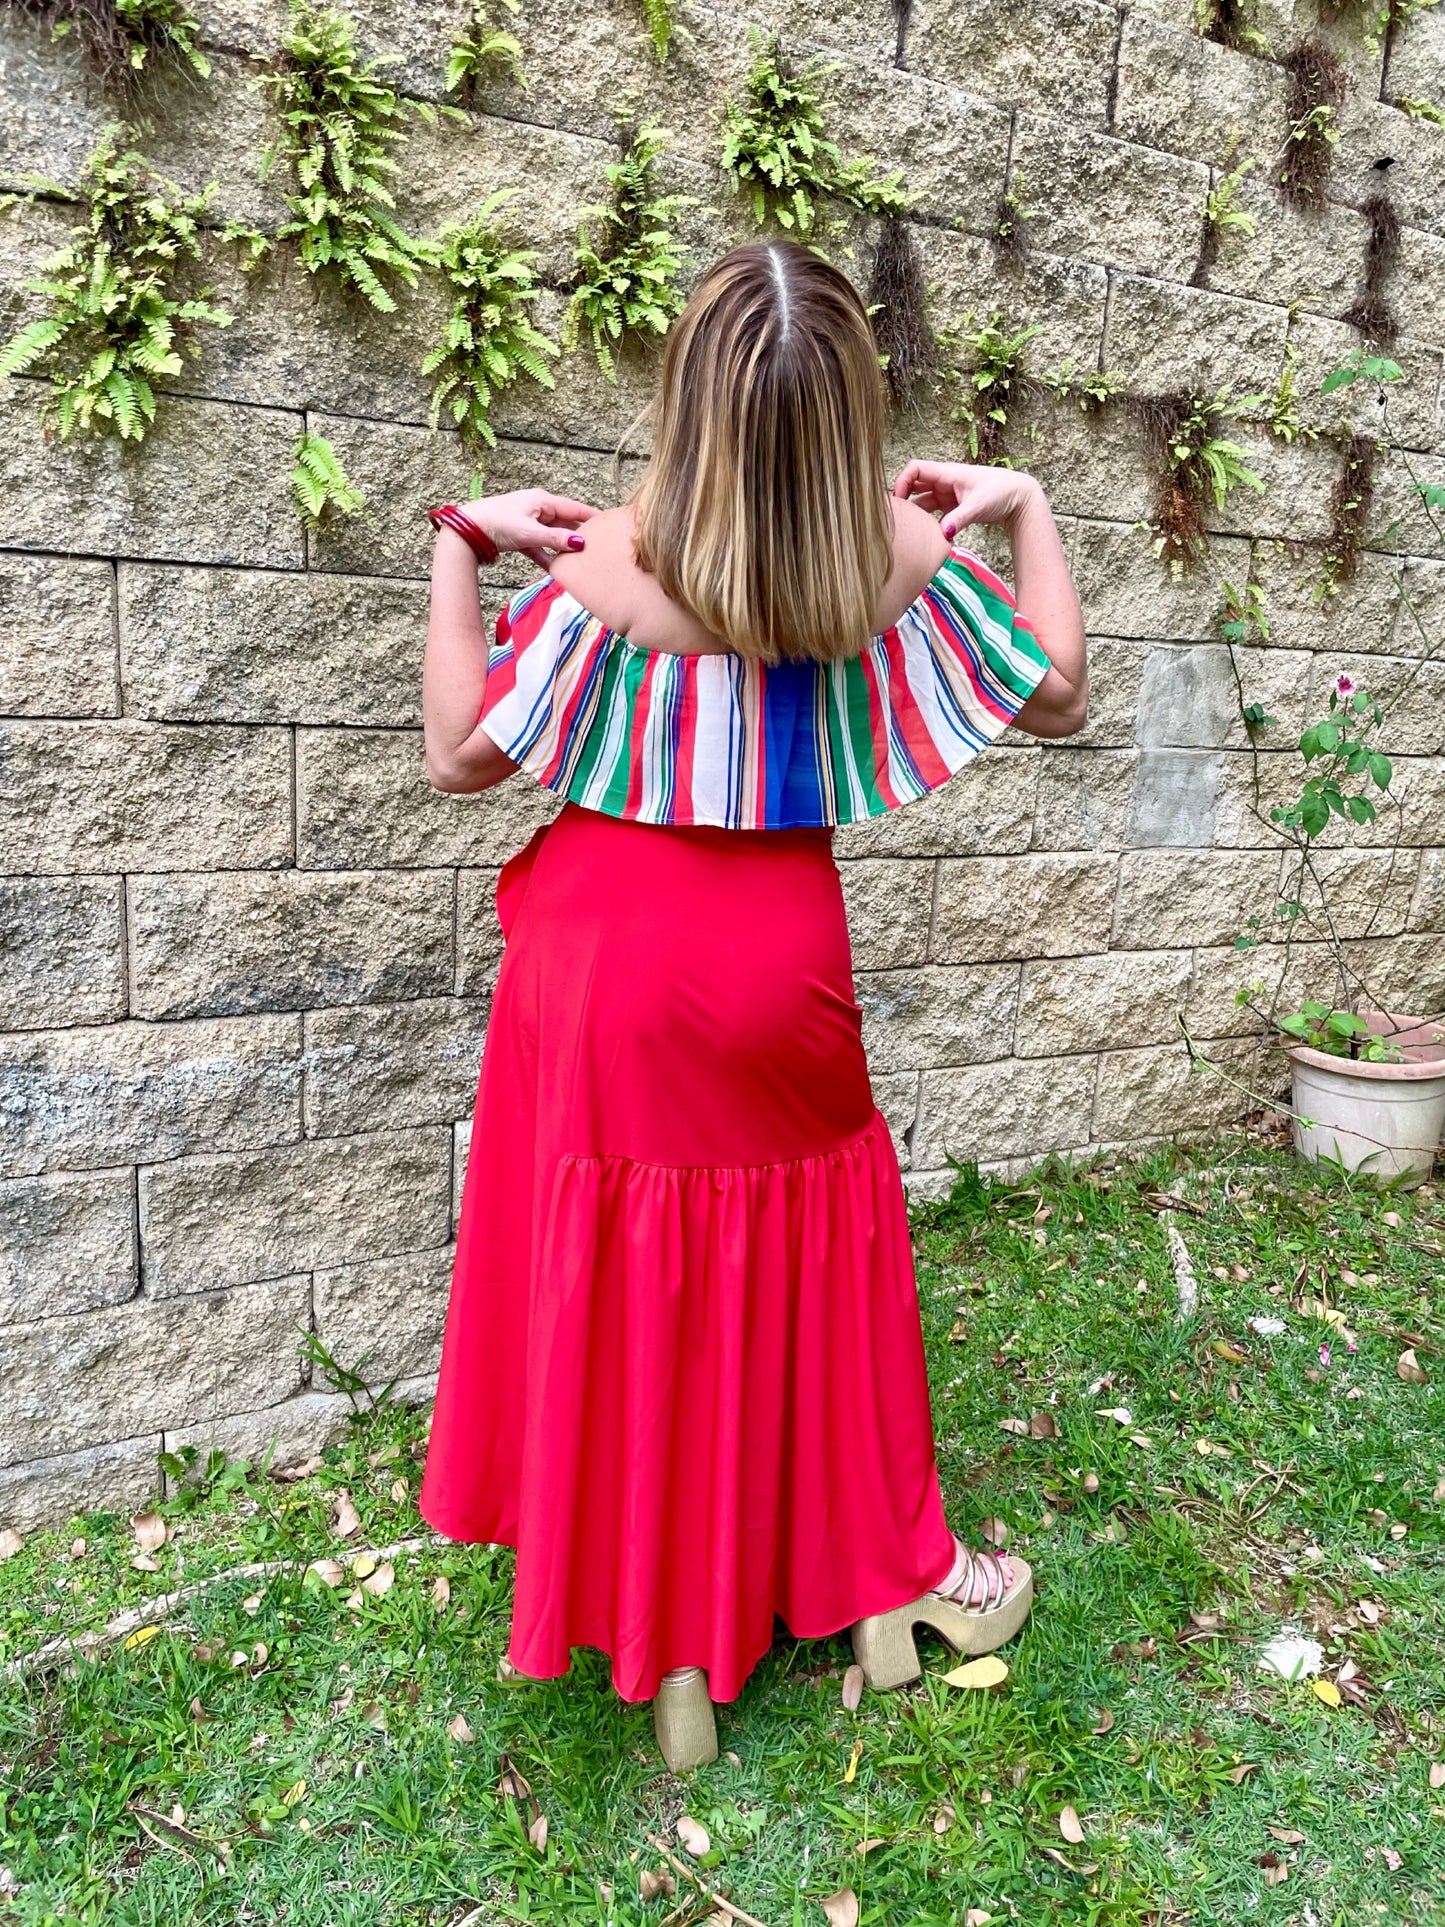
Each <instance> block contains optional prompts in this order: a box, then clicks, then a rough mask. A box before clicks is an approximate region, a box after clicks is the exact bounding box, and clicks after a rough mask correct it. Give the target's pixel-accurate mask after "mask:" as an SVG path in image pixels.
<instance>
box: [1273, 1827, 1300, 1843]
mask: <svg viewBox="0 0 1445 1927" xmlns="http://www.w3.org/2000/svg"><path fill="white" fill-rule="evenodd" d="M1265 1832H1266V1833H1267V1834H1268V1835H1269V1837H1270V1839H1271V1840H1282V1841H1283V1842H1284V1844H1285V1845H1286V1846H1287V1847H1298V1846H1301V1845H1303V1843H1304V1835H1303V1834H1302V1833H1301V1832H1299V1830H1298V1829H1297V1828H1295V1827H1266V1828H1265Z"/></svg>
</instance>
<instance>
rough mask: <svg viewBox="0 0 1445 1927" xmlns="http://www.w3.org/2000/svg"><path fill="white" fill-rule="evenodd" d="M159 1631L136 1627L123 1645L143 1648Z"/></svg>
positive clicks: (156, 1628) (153, 1627)
mask: <svg viewBox="0 0 1445 1927" xmlns="http://www.w3.org/2000/svg"><path fill="white" fill-rule="evenodd" d="M159 1631H160V1627H159V1626H137V1627H136V1629H135V1631H134V1632H133V1633H132V1634H131V1636H130V1638H129V1639H127V1640H126V1642H125V1643H126V1645H127V1646H144V1645H145V1644H146V1643H147V1641H149V1640H152V1639H154V1638H155V1636H156V1634H157V1633H158V1632H159ZM245 1663H246V1655H245V1654H244V1653H242V1655H241V1664H242V1665H243V1666H244V1665H245Z"/></svg>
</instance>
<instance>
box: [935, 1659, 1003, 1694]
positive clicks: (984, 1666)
mask: <svg viewBox="0 0 1445 1927" xmlns="http://www.w3.org/2000/svg"><path fill="white" fill-rule="evenodd" d="M1007 1678H1008V1661H1007V1660H1003V1659H1000V1658H999V1656H998V1654H997V1653H985V1654H984V1655H983V1657H982V1658H981V1659H970V1660H966V1661H965V1662H964V1664H963V1665H962V1666H955V1667H954V1669H953V1671H952V1672H951V1673H945V1674H944V1675H943V1683H944V1685H945V1686H961V1687H963V1688H964V1689H965V1691H970V1690H977V1689H979V1688H981V1687H986V1686H1001V1685H1002V1684H1003V1682H1004V1681H1005V1680H1006V1679H1007Z"/></svg>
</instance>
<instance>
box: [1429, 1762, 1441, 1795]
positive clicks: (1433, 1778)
mask: <svg viewBox="0 0 1445 1927" xmlns="http://www.w3.org/2000/svg"><path fill="white" fill-rule="evenodd" d="M1430 1785H1431V1787H1432V1788H1433V1789H1434V1790H1435V1791H1436V1792H1437V1793H1438V1792H1439V1790H1440V1788H1441V1787H1442V1786H1445V1760H1434V1761H1432V1762H1431V1766H1430Z"/></svg>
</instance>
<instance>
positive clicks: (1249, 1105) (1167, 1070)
mask: <svg viewBox="0 0 1445 1927" xmlns="http://www.w3.org/2000/svg"><path fill="white" fill-rule="evenodd" d="M1250 1049H1251V1047H1249V1046H1245V1047H1244V1048H1243V1049H1241V1047H1240V1046H1239V1045H1237V1044H1225V1045H1222V1046H1216V1047H1215V1048H1214V1049H1213V1050H1212V1051H1211V1053H1210V1055H1211V1056H1212V1057H1213V1058H1215V1059H1216V1061H1218V1062H1220V1063H1221V1065H1222V1066H1223V1067H1224V1068H1226V1069H1227V1070H1228V1072H1229V1074H1230V1076H1231V1078H1239V1079H1241V1080H1242V1081H1245V1082H1246V1083H1249V1085H1250V1090H1251V1091H1252V1092H1254V1093H1257V1095H1256V1096H1251V1095H1247V1094H1246V1093H1245V1092H1243V1091H1240V1090H1239V1089H1237V1088H1236V1086H1235V1084H1234V1083H1227V1082H1226V1081H1225V1080H1224V1078H1222V1077H1216V1076H1214V1075H1213V1074H1212V1073H1211V1072H1210V1071H1209V1070H1208V1069H1207V1068H1206V1067H1205V1066H1203V1065H1200V1064H1196V1063H1193V1062H1192V1061H1191V1059H1190V1056H1189V1052H1188V1050H1187V1048H1186V1047H1185V1045H1184V1042H1183V1040H1182V1039H1181V1040H1180V1042H1179V1043H1177V1044H1157V1045H1153V1046H1150V1047H1147V1048H1145V1049H1143V1050H1114V1051H1106V1052H1105V1054H1104V1055H1103V1056H1102V1057H1101V1058H1100V1059H1099V1084H1098V1092H1097V1095H1096V1096H1095V1099H1094V1128H1093V1135H1094V1137H1095V1138H1096V1139H1097V1140H1098V1141H1099V1142H1101V1143H1105V1144H1124V1143H1129V1142H1130V1141H1132V1140H1135V1139H1138V1138H1153V1137H1172V1136H1174V1135H1175V1134H1176V1133H1179V1132H1186V1131H1210V1130H1217V1129H1218V1128H1219V1127H1220V1126H1221V1125H1224V1124H1228V1123H1230V1122H1231V1121H1232V1120H1233V1119H1235V1118H1238V1117H1241V1116H1243V1114H1244V1113H1245V1112H1246V1111H1248V1110H1251V1109H1253V1108H1254V1106H1255V1105H1256V1104H1257V1103H1258V1102H1259V1101H1260V1099H1262V1098H1266V1097H1270V1096H1272V1095H1274V1094H1275V1093H1276V1092H1277V1090H1278V1088H1279V1074H1278V1070H1277V1068H1270V1065H1271V1060H1270V1059H1269V1058H1265V1059H1264V1060H1263V1061H1262V1062H1261V1063H1260V1064H1258V1065H1252V1064H1251V1062H1250ZM1251 1079H1253V1081H1252V1082H1251V1081H1250V1080H1251Z"/></svg>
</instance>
